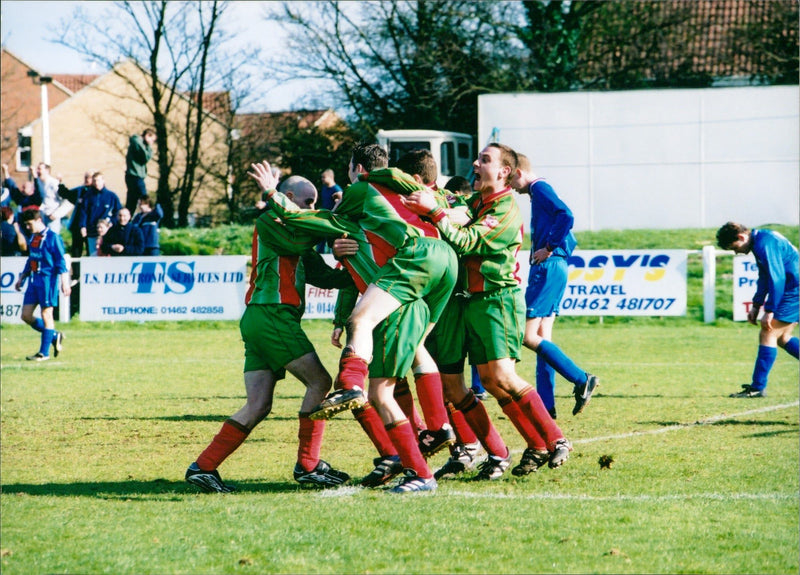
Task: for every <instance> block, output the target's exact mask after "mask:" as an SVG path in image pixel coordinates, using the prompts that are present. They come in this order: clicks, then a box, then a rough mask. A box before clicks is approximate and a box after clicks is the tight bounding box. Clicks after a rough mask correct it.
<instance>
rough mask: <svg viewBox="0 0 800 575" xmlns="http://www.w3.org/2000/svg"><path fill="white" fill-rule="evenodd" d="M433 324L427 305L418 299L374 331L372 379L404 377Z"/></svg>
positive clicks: (390, 315)
mask: <svg viewBox="0 0 800 575" xmlns="http://www.w3.org/2000/svg"><path fill="white" fill-rule="evenodd" d="M429 323H430V312H429V311H428V306H427V304H425V302H423V301H422V300H417V301H414V302H411V303H409V304H406V305H404V306H402V307H401V308H399V309H396V310H395V311H394V312H392V313H391V314H389V316H388V317H387V318H386V319H385V320H383V321H382V322H381V323H379V324H378V327H376V328H375V330H374V331H373V332H372V361H371V362H370V364H369V376H370V377H403V376H404V375H406V374H407V373H408V370H409V369H411V364H412V363H413V362H414V356H415V355H416V353H417V348H418V347H419V345H420V343H422V338H423V337H424V336H425V330H426V329H427V328H428V324H429Z"/></svg>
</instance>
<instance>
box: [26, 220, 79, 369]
mask: <svg viewBox="0 0 800 575" xmlns="http://www.w3.org/2000/svg"><path fill="white" fill-rule="evenodd" d="M21 219H22V225H23V227H24V228H25V229H26V230H27V232H28V234H30V240H29V241H28V260H27V261H26V262H25V268H24V269H23V270H22V273H21V274H20V276H19V279H17V283H16V285H15V286H14V288H15V289H16V290H17V291H22V284H23V283H24V282H25V280H26V279H28V278H30V281H29V282H28V287H27V288H26V289H25V296H24V298H23V300H22V321H24V322H25V323H27V324H28V325H29V326H31V327H32V328H33V329H35V330H36V331H38V332H40V333H41V334H42V338H41V343H40V345H39V351H38V352H36V353H35V354H33V355H29V356H27V357H26V358H25V359H27V360H29V361H47V360H48V359H50V346H51V345H52V346H53V355H54V356H55V357H58V354H59V353H60V352H61V349H62V346H63V343H64V334H63V333H61V332H60V331H56V329H55V327H56V324H55V319H54V318H53V308H54V307H55V305H56V303H57V300H58V288H59V280H60V284H61V293H63V294H64V295H65V296H69V294H70V293H71V292H72V287H71V285H70V278H69V265H68V264H67V260H66V256H65V251H64V242H63V241H62V240H61V236H59V235H58V233H56V232H54V231H53V230H52V229H50V228H48V227H47V226H46V225H45V223H44V221H43V220H42V213H41V212H40V211H39V210H37V209H28V210H24V211H23V212H22V216H21ZM37 306H38V307H39V308H41V314H42V317H41V318H38V317H37V318H34V317H33V312H34V311H36V307H37Z"/></svg>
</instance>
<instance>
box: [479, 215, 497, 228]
mask: <svg viewBox="0 0 800 575" xmlns="http://www.w3.org/2000/svg"><path fill="white" fill-rule="evenodd" d="M499 223H500V222H498V221H497V218H496V217H494V216H486V217H485V218H484V219H483V225H485V226H486V227H487V228H496V227H497V224H499Z"/></svg>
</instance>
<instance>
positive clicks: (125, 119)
mask: <svg viewBox="0 0 800 575" xmlns="http://www.w3.org/2000/svg"><path fill="white" fill-rule="evenodd" d="M2 58H3V61H2V66H3V72H2V73H3V78H2V80H3V81H2V136H3V140H2V142H3V149H2V157H3V162H4V163H7V164H8V166H9V171H10V173H11V176H12V177H13V178H15V179H16V180H18V182H19V181H21V180H23V179H25V178H26V177H27V175H26V171H27V167H28V166H36V164H38V163H39V162H40V161H43V159H44V150H43V140H44V139H43V122H42V118H41V94H40V91H41V86H40V85H36V84H35V83H34V82H33V81H32V79H31V77H30V75H29V73H28V71H29V70H31V67H30V66H28V65H27V64H26V63H25V62H24V61H22V60H21V59H19V58H18V57H17V56H15V55H13V54H11V53H10V52H8V51H7V50H5V49H4V50H3V51H2ZM39 77H41V76H39ZM149 81H150V80H149V77H148V76H146V75H145V74H143V73H142V72H141V71H140V70H139V69H138V67H137V66H136V65H135V64H134V63H132V62H122V63H120V64H117V66H115V68H114V69H113V70H111V71H109V72H107V73H105V74H102V75H98V76H81V75H53V76H52V82H50V83H49V84H47V85H46V89H47V94H48V104H49V105H48V109H49V113H48V118H49V132H50V138H49V140H50V164H51V166H52V173H53V175H56V176H59V177H61V178H62V179H63V182H64V183H65V184H66V185H67V186H70V187H72V186H77V185H79V184H80V183H82V182H83V174H84V173H85V172H86V171H87V170H90V169H92V170H99V171H101V172H103V174H104V176H105V180H106V186H107V187H108V189H110V190H113V191H114V192H116V193H117V195H118V196H119V197H120V200H121V201H122V202H123V204H124V203H125V196H126V188H125V153H126V151H127V147H128V139H129V137H130V135H131V134H134V133H141V131H142V130H143V129H144V128H146V127H152V115H151V114H150V112H149V110H148V109H147V107H146V106H145V104H144V103H143V102H142V101H141V98H140V96H139V95H138V94H139V93H144V94H147V93H149V89H148V86H149ZM220 97H221V96H220V95H218V94H217V95H215V96H213V98H214V99H215V102H216V101H217V100H219V99H220ZM205 100H208V98H206V99H205ZM189 106H190V100H189V98H187V97H185V96H184V95H181V96H180V97H179V98H178V99H177V104H176V105H174V106H173V111H172V117H170V118H169V122H170V124H171V125H172V126H173V128H171V133H174V134H176V137H178V136H180V134H181V132H182V131H183V129H182V126H183V125H184V124H185V118H186V114H187V111H188V107H189ZM215 107H217V108H218V102H217V106H215ZM206 117H207V119H208V124H207V126H206V128H205V129H204V133H203V141H202V142H201V145H200V150H201V159H202V165H203V169H202V170H200V171H202V172H203V176H204V178H203V180H202V185H201V186H200V187H199V189H198V191H197V192H196V193H195V195H194V196H193V197H192V204H191V210H190V211H191V212H192V213H193V214H194V215H195V216H197V217H204V218H208V217H209V216H210V217H212V218H213V217H214V216H216V215H217V214H216V213H215V212H216V211H217V210H219V201H218V200H219V198H221V197H223V196H224V194H225V193H226V183H225V175H226V173H227V157H228V128H227V127H226V126H225V124H224V123H223V122H221V121H219V119H217V118H216V117H215V116H214V115H213V114H211V113H208V114H207V116H206ZM170 140H171V142H170V145H169V149H170V151H171V152H173V153H174V154H175V157H174V158H172V161H173V172H172V179H173V181H171V182H170V184H171V188H172V189H175V188H176V187H177V177H179V176H180V175H182V172H183V170H182V169H181V164H182V162H183V161H185V153H184V147H183V146H181V145H179V144H178V142H177V140H176V141H175V142H172V137H170ZM20 144H23V145H22V146H20ZM148 171H149V177H148V179H147V182H146V184H147V189H148V190H149V191H151V192H155V190H156V189H157V180H156V178H157V176H158V164H157V162H156V160H155V158H154V159H152V160H151V162H150V164H149V166H148ZM215 176H218V177H215ZM176 200H177V199H176Z"/></svg>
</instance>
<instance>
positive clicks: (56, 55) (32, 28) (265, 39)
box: [0, 0, 308, 112]
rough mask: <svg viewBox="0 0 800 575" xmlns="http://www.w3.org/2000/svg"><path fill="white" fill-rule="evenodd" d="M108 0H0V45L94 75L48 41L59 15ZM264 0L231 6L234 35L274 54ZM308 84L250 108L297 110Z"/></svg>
mask: <svg viewBox="0 0 800 575" xmlns="http://www.w3.org/2000/svg"><path fill="white" fill-rule="evenodd" d="M111 4H113V3H112V2H101V1H92V2H86V1H83V2H63V1H58V2H51V1H38V0H33V1H31V0H29V1H19V0H3V1H2V2H0V39H2V44H3V47H5V48H6V49H8V50H9V51H11V52H13V53H14V54H15V55H16V56H17V57H19V58H20V59H21V60H23V61H24V62H26V63H28V64H29V65H30V66H31V67H33V68H34V69H35V70H36V71H38V72H39V73H41V74H97V73H99V72H101V71H102V70H97V67H96V65H95V66H93V65H92V64H91V63H89V62H85V61H83V60H82V59H81V57H80V55H78V54H77V53H75V52H73V51H72V50H69V49H67V48H64V47H63V46H59V45H57V44H54V43H52V42H48V40H47V38H49V37H50V36H51V35H52V31H53V30H55V29H57V28H58V27H59V23H60V21H61V20H62V18H68V17H69V16H70V15H71V14H72V13H73V11H74V9H75V8H76V7H77V6H78V5H80V6H82V7H83V9H84V10H86V11H87V12H88V13H89V14H90V15H93V14H97V15H101V14H102V13H103V12H104V11H105V10H106V9H107V8H108V7H109V5H111ZM264 4H265V2H254V1H237V2H234V6H233V7H232V8H233V10H235V12H236V14H235V16H236V18H235V20H236V21H237V22H242V23H247V25H246V26H242V28H241V31H240V33H239V34H238V37H240V38H241V39H242V41H243V42H249V43H253V44H256V45H258V46H260V47H261V48H262V50H263V51H264V52H269V53H274V52H275V50H276V49H279V47H280V45H281V42H282V38H283V33H282V31H281V30H280V29H279V28H277V27H276V26H274V25H269V24H268V23H267V22H265V21H264V19H263V10H264V6H263V5H264ZM307 87H308V85H307V84H306V85H303V84H302V83H295V84H290V85H288V86H284V87H281V88H272V89H270V90H269V92H268V93H267V94H266V96H265V97H264V98H263V99H262V100H261V101H259V102H258V103H257V104H254V107H253V108H252V109H248V110H246V111H251V112H276V111H283V110H290V109H296V108H297V107H298V106H297V105H295V104H296V103H297V101H298V99H299V98H300V96H301V95H302V94H303V93H304V91H305V89H306V88H307Z"/></svg>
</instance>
